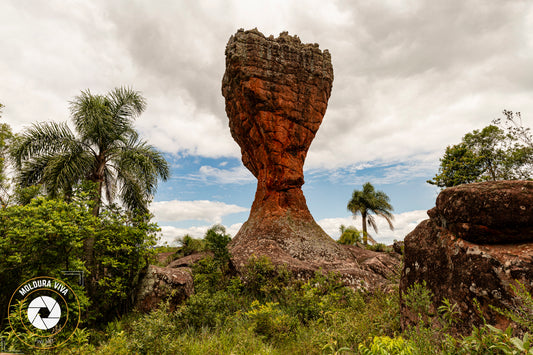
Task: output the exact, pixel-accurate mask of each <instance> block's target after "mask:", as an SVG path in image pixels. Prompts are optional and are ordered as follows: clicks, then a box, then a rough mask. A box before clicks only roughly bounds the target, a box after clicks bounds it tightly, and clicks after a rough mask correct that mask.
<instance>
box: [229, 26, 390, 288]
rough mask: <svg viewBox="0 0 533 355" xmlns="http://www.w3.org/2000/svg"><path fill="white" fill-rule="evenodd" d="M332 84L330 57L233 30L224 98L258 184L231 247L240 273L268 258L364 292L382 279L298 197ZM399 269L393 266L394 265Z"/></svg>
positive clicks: (293, 42) (290, 40)
mask: <svg viewBox="0 0 533 355" xmlns="http://www.w3.org/2000/svg"><path fill="white" fill-rule="evenodd" d="M332 83H333V67H332V65H331V56H330V54H329V52H328V51H327V50H324V51H321V50H320V49H319V47H318V44H303V43H301V41H300V39H299V38H298V37H297V36H289V35H288V34H287V33H286V32H284V33H281V34H280V36H279V37H278V38H274V37H273V36H270V37H268V38H267V37H265V36H264V35H263V34H262V33H260V32H259V31H257V29H254V30H250V31H244V30H239V31H238V32H237V33H236V34H235V35H234V36H232V37H231V38H230V40H229V42H228V44H227V47H226V72H225V74H224V78H223V80H222V94H223V96H224V97H225V99H226V113H227V115H228V117H229V126H230V130H231V135H232V136H233V138H234V139H235V141H236V142H237V143H238V144H239V146H240V147H241V153H242V161H243V163H244V165H245V166H246V167H247V168H248V169H249V170H250V171H251V172H252V174H253V175H254V176H255V177H256V178H257V191H256V194H255V200H254V202H253V205H252V209H251V212H250V216H249V218H248V221H247V222H246V223H244V225H243V226H242V228H241V229H240V231H239V232H238V233H237V235H236V236H235V238H234V239H233V240H232V242H231V244H230V251H231V254H232V262H233V264H234V266H235V267H236V268H237V269H238V270H239V269H240V268H242V267H243V266H244V265H245V264H246V263H247V262H248V260H249V258H250V257H251V256H252V255H256V256H260V255H266V256H268V257H269V258H270V259H271V260H272V262H273V263H274V264H285V265H286V266H287V267H288V268H289V269H292V270H293V271H296V272H297V274H299V275H301V276H303V275H306V276H309V275H311V274H312V273H313V272H314V271H315V270H317V269H318V268H322V269H323V270H325V271H329V270H335V271H339V272H340V273H341V274H343V276H344V278H345V280H346V282H347V283H348V284H351V285H355V284H360V283H363V284H364V285H366V286H368V285H370V284H372V286H377V285H378V284H382V283H383V282H385V281H384V279H380V281H381V282H376V279H377V278H380V277H381V276H377V275H373V274H372V272H371V271H368V270H366V269H364V268H363V267H362V266H361V265H360V264H359V263H358V261H357V258H356V257H354V255H353V254H352V252H351V251H350V250H349V249H348V248H345V247H343V246H341V245H339V244H337V243H336V242H335V241H334V240H333V239H332V238H331V237H329V236H328V235H327V234H326V233H325V232H324V231H323V230H322V228H321V227H320V226H319V225H318V224H317V223H316V222H315V220H314V219H313V217H312V216H311V213H310V212H309V209H308V208H307V204H306V200H305V197H304V195H303V192H302V189H301V187H302V185H303V184H304V176H303V165H304V160H305V157H306V155H307V151H308V149H309V146H310V145H311V142H312V140H313V138H314V137H315V134H316V132H317V130H318V128H319V126H320V124H321V122H322V118H323V116H324V113H325V112H326V108H327V104H328V99H329V97H330V94H331V88H332ZM396 263H397V262H396Z"/></svg>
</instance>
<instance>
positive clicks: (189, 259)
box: [167, 251, 213, 268]
mask: <svg viewBox="0 0 533 355" xmlns="http://www.w3.org/2000/svg"><path fill="white" fill-rule="evenodd" d="M209 256H211V257H212V256H213V253H212V252H210V251H203V252H199V253H194V254H191V255H187V256H184V257H183V258H179V259H176V260H173V261H172V262H171V263H170V264H168V265H167V267H172V268H179V267H184V266H186V267H191V266H193V265H194V264H196V263H197V262H198V261H200V260H202V259H203V258H207V257H209Z"/></svg>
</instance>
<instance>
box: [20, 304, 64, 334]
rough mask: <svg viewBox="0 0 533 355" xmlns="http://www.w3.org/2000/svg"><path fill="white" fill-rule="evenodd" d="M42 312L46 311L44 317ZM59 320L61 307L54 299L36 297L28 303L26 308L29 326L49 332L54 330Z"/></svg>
mask: <svg viewBox="0 0 533 355" xmlns="http://www.w3.org/2000/svg"><path fill="white" fill-rule="evenodd" d="M42 310H44V312H46V311H48V315H47V316H46V317H44V316H43V314H42V312H41V311H42ZM60 318H61V306H60V305H59V303H57V301H56V300H55V299H53V298H52V297H48V296H38V297H36V298H34V299H33V301H31V302H30V304H29V306H28V320H29V321H30V323H31V325H33V326H34V327H35V328H39V329H41V330H49V329H52V328H54V327H55V326H56V325H57V323H59V319H60Z"/></svg>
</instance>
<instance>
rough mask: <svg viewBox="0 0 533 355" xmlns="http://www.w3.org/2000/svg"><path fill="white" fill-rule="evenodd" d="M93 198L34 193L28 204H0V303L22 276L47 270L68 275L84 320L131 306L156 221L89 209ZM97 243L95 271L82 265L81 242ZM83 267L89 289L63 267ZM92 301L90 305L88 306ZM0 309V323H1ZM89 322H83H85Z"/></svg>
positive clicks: (2, 304)
mask: <svg viewBox="0 0 533 355" xmlns="http://www.w3.org/2000/svg"><path fill="white" fill-rule="evenodd" d="M91 207H92V203H91V202H90V200H89V199H88V198H87V196H86V194H84V193H83V192H82V193H81V195H77V194H75V196H74V198H73V199H72V201H71V202H66V201H64V200H58V199H48V198H45V197H38V198H34V199H32V200H31V202H30V203H29V204H27V205H15V206H9V207H6V208H4V209H1V210H0V283H1V284H2V288H0V307H1V309H2V310H6V309H7V304H8V302H9V299H10V297H11V293H12V292H13V291H14V290H15V289H16V288H17V287H18V286H19V285H20V284H21V283H22V282H24V281H25V280H28V279H30V278H33V277H36V276H50V277H55V278H59V279H63V280H65V281H67V282H68V283H69V284H70V285H72V287H73V288H74V289H75V292H76V294H77V295H78V297H79V298H80V299H81V300H82V305H83V309H84V310H85V311H87V313H86V316H85V317H84V319H85V320H86V322H88V323H91V324H92V323H94V322H96V321H98V322H101V321H102V320H105V319H111V318H113V317H116V316H118V315H121V314H124V313H125V312H126V311H128V310H129V309H131V306H132V303H131V299H132V296H133V292H134V291H135V286H136V284H137V281H138V278H139V276H140V274H141V272H142V270H143V269H144V267H145V266H146V265H147V263H148V258H150V256H151V255H152V251H151V247H152V246H153V245H154V244H155V233H156V231H157V230H158V228H157V226H156V225H155V224H153V223H149V221H148V218H147V217H146V216H139V215H132V214H130V213H127V212H125V211H122V210H120V209H118V208H107V209H105V210H104V211H103V212H102V214H101V216H100V217H95V216H93V215H92V213H91ZM89 236H91V237H93V238H94V239H95V241H96V243H95V259H96V264H97V265H98V267H97V268H96V273H97V274H91V273H90V272H89V271H88V270H87V268H86V266H85V260H84V253H83V242H84V240H85V239H87V238H88V237H89ZM67 270H77V271H83V272H84V274H85V275H86V278H87V280H90V279H94V280H95V287H94V289H92V290H90V291H91V292H90V294H88V292H87V291H88V290H87V289H86V288H83V287H81V286H79V285H77V282H78V280H77V279H76V278H75V279H69V278H66V276H65V275H64V274H63V273H62V271H67ZM89 306H90V307H89ZM6 316H7V315H6V314H4V312H2V314H1V316H0V323H1V326H2V327H5V325H6V324H5V317H6ZM86 324H87V323H86Z"/></svg>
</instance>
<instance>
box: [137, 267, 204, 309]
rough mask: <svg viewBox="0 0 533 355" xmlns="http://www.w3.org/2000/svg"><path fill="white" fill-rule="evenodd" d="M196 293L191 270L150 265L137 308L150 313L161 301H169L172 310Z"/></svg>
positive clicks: (140, 291) (138, 297) (139, 293)
mask: <svg viewBox="0 0 533 355" xmlns="http://www.w3.org/2000/svg"><path fill="white" fill-rule="evenodd" d="M193 293H194V285H193V278H192V273H191V269H190V268H188V267H181V268H170V267H159V266H154V265H150V266H148V270H147V272H146V274H145V276H144V277H143V279H142V281H141V282H140V285H139V288H138V292H137V295H136V297H135V299H136V308H137V309H138V310H140V311H142V312H147V311H150V310H152V309H154V308H156V307H157V306H158V304H159V303H160V302H161V301H166V300H168V301H169V305H170V309H171V310H173V309H175V307H176V306H177V305H179V304H180V303H181V302H183V301H184V300H186V299H187V298H188V297H189V296H191V295H192V294H193Z"/></svg>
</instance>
